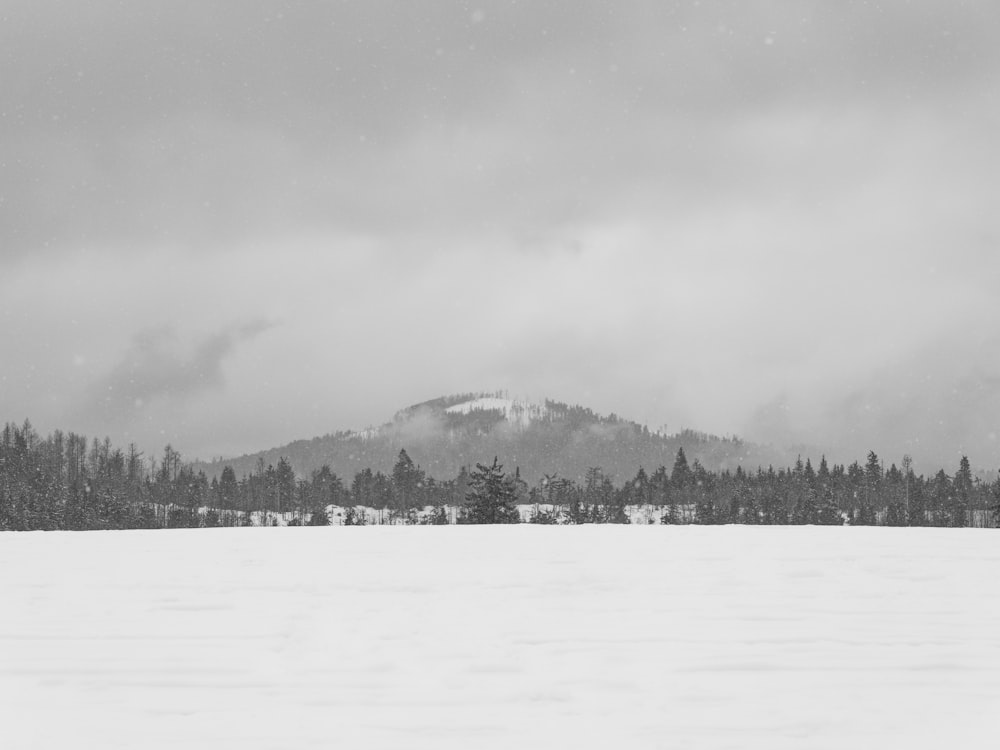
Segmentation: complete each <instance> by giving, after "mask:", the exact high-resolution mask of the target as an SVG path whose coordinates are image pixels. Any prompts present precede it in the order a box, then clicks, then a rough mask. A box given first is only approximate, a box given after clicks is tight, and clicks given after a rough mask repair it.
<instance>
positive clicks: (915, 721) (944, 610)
mask: <svg viewBox="0 0 1000 750" xmlns="http://www.w3.org/2000/svg"><path fill="white" fill-rule="evenodd" d="M0 746H2V747H3V748H5V749H6V750H15V749H16V750H20V749H21V748H45V749H46V750H49V749H52V748H100V750H111V749H113V748H130V749H133V748H143V749H144V750H149V749H151V748H186V749H191V748H212V749H213V750H224V749H228V748H233V749H234V750H237V749H238V750H255V749H256V748H275V749H279V748H281V749H294V750H297V749H299V748H311V747H315V748H428V749H429V748H433V749H435V750H441V749H442V748H462V749H463V750H474V749H477V748H505V749H510V750H514V749H520V748H546V750H549V749H552V748H574V749H576V748H678V750H693V749H696V748H740V749H745V748H766V749H767V750H785V749H788V750H792V749H795V750H802V749H803V748H831V749H833V748H837V749H838V750H842V749H845V748H850V749H852V750H857V749H858V748H880V750H888V749H892V748H906V749H907V750H909V749H910V748H915V747H919V748H945V747H954V748H962V749H963V750H965V749H967V748H995V747H1000V534H998V533H997V532H996V531H990V530H977V529H958V530H947V529H889V528H837V527H835V528H809V527H806V528H803V527H697V526H687V527H677V526H649V527H628V526H624V527H623V526H521V527H510V526H506V527H504V526H501V527H470V526H465V527H346V528H345V527H327V528H273V529H213V530H177V531H152V532H89V533H62V532H54V533H25V534H14V533H8V534H3V535H0Z"/></svg>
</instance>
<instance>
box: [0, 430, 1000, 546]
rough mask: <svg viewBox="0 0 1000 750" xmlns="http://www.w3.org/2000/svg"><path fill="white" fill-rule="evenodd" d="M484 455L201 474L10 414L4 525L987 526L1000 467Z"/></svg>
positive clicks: (1, 450) (1, 488)
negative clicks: (566, 466) (662, 462)
mask: <svg viewBox="0 0 1000 750" xmlns="http://www.w3.org/2000/svg"><path fill="white" fill-rule="evenodd" d="M490 458H491V457H485V456H484V457H483V461H484V463H481V464H480V463H478V462H477V463H476V464H475V465H474V466H470V467H468V468H462V469H461V470H460V471H459V473H458V474H457V476H455V477H453V478H452V479H449V480H445V481H440V480H436V479H434V478H433V477H430V476H428V475H427V473H426V472H425V471H424V470H423V469H422V468H421V467H420V466H418V465H416V464H415V463H414V462H413V461H412V460H411V459H410V457H409V455H408V454H407V452H406V450H405V449H403V450H401V451H400V452H399V455H398V458H397V460H396V462H395V464H394V466H393V468H392V471H391V472H389V473H384V472H381V471H372V470H371V469H368V468H366V469H362V470H361V471H359V472H357V473H356V474H354V476H353V477H350V478H346V477H340V476H338V475H337V474H336V473H334V472H333V471H332V470H330V468H329V467H327V466H324V467H322V468H320V469H318V470H315V471H313V472H311V473H310V475H309V476H296V474H295V472H294V471H293V470H292V467H291V465H290V463H289V462H288V461H287V460H285V459H284V458H279V460H278V462H277V464H276V465H274V464H267V465H265V464H264V462H263V460H261V461H259V462H258V465H257V467H256V468H255V469H254V470H252V471H250V472H248V473H246V474H244V475H242V476H239V477H238V476H236V473H235V471H234V470H233V469H232V468H231V467H225V468H224V469H223V471H222V473H221V475H220V476H219V477H218V478H212V479H211V480H209V479H208V478H207V476H206V475H205V473H204V472H201V471H195V470H194V469H193V468H192V467H191V466H189V465H187V464H185V463H184V462H183V461H182V459H181V455H180V454H179V453H178V452H177V451H175V450H174V449H173V448H171V447H170V446H167V447H166V448H165V450H164V452H163V454H162V455H161V456H158V457H146V456H144V455H143V454H142V453H141V452H140V451H139V450H138V449H137V448H136V446H135V445H129V446H128V447H127V448H125V449H121V448H117V447H115V446H113V445H112V444H111V442H110V440H109V439H104V440H88V439H87V438H85V437H83V436H80V435H76V434H73V433H62V432H58V431H57V432H55V433H53V434H51V435H49V436H47V437H41V436H39V435H38V434H37V433H36V432H35V430H34V429H33V428H32V426H31V424H30V422H25V423H24V424H22V425H15V424H7V425H5V426H4V428H3V430H2V432H0V530H21V531H26V530H54V529H70V530H84V529H137V528H144V529H153V528H178V527H184V528H188V527H213V526H248V525H262V524H264V525H271V524H278V523H281V524H289V525H325V524H328V523H330V518H331V513H330V511H331V508H342V509H346V512H345V513H343V514H339V515H338V516H337V517H338V518H339V519H341V522H343V523H348V524H352V523H366V522H371V521H372V519H374V518H377V519H378V520H379V521H381V522H383V523H451V522H459V523H462V522H469V523H475V522H499V521H503V522H511V521H518V520H521V516H515V514H511V513H508V512H507V511H506V510H504V509H509V508H511V507H514V506H521V507H523V506H531V507H532V508H533V510H530V511H529V513H528V516H527V520H529V521H531V522H535V523H628V522H630V519H632V518H633V514H631V513H629V512H628V509H630V508H634V507H636V506H642V507H644V508H646V509H648V511H649V512H648V513H647V514H646V518H647V521H645V522H658V523H665V524H687V523H697V524H729V523H737V524H772V525H773V524H826V525H844V524H851V525H884V526H949V527H962V526H977V527H995V526H997V522H998V516H1000V479H998V480H995V481H984V480H982V479H980V478H978V477H976V476H974V474H973V471H972V467H971V466H970V464H969V461H968V459H967V458H964V457H963V458H961V459H960V461H959V462H958V466H956V467H954V472H953V473H951V474H949V473H947V472H946V471H945V470H944V469H943V468H942V469H940V470H939V471H937V472H936V473H935V474H933V475H930V476H925V475H922V474H921V475H918V474H916V473H915V472H914V470H913V468H912V465H911V463H910V461H909V459H908V458H907V457H904V458H903V459H902V461H901V462H900V465H899V466H897V465H896V464H895V463H890V465H889V466H888V467H887V466H886V465H885V462H883V461H882V459H880V458H879V456H877V455H876V454H875V453H874V452H869V453H868V456H867V458H866V460H865V462H864V463H858V462H855V463H852V464H850V465H846V466H845V465H843V464H833V465H829V464H828V463H827V461H826V459H825V458H823V457H820V459H819V462H818V464H817V465H813V463H812V461H811V459H809V458H806V459H805V460H803V459H799V460H797V461H796V462H795V464H794V465H793V466H790V467H782V468H778V469H775V468H774V467H771V466H768V467H754V468H753V469H752V470H750V469H744V468H743V467H738V468H737V469H736V470H735V471H728V470H726V471H721V472H710V471H708V470H706V469H705V468H704V467H703V466H702V465H701V464H700V463H699V462H698V461H697V460H695V461H692V462H690V463H689V462H688V459H687V456H686V455H685V453H684V450H683V448H681V449H678V452H677V455H676V457H675V459H674V461H673V464H672V466H671V467H670V468H669V469H668V468H667V467H665V466H659V467H656V468H655V469H653V470H651V471H649V472H647V471H646V470H645V469H643V468H640V469H639V470H638V472H637V473H636V474H635V475H634V476H632V477H629V478H627V479H626V480H625V481H622V482H620V483H618V482H615V481H614V478H613V477H611V476H609V475H607V474H606V473H605V472H604V471H603V470H602V468H601V467H596V466H595V467H591V468H589V469H588V470H587V472H586V475H585V477H584V479H583V481H576V480H573V479H570V478H567V477H562V476H559V475H558V474H555V473H553V474H546V475H545V476H543V477H542V478H541V479H540V480H539V481H537V482H535V483H534V484H531V485H529V484H528V483H527V482H525V481H524V480H523V479H521V476H520V471H519V470H518V468H517V467H512V468H510V469H508V470H506V471H505V470H504V469H503V467H502V466H499V464H497V462H496V461H495V460H494V461H493V463H492V465H491V464H490V463H488V462H489V461H490ZM497 508H499V509H500V510H499V511H498V510H497ZM359 509H372V510H375V511H377V513H376V514H369V513H365V512H360V511H359ZM446 509H451V510H452V512H451V513H447V512H445V510H446ZM484 509H485V510H484Z"/></svg>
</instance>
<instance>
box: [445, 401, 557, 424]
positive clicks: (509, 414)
mask: <svg viewBox="0 0 1000 750" xmlns="http://www.w3.org/2000/svg"><path fill="white" fill-rule="evenodd" d="M445 411H446V412H448V413H449V414H470V413H472V412H474V411H500V412H503V415H504V419H506V420H507V421H508V422H512V423H514V424H519V425H521V426H522V427H526V426H527V425H529V424H530V423H531V422H532V421H533V420H536V419H541V418H542V417H544V416H545V415H546V414H548V411H549V410H548V408H546V407H545V406H543V405H541V404H533V403H531V402H530V401H520V400H518V399H513V398H498V397H495V396H482V397H479V398H474V399H471V400H469V401H463V402H462V403H461V404H455V405H454V406H449V407H448V408H447V409H445Z"/></svg>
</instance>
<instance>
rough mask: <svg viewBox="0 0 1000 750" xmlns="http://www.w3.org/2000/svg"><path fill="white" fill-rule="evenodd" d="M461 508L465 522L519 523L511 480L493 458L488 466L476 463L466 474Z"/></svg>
mask: <svg viewBox="0 0 1000 750" xmlns="http://www.w3.org/2000/svg"><path fill="white" fill-rule="evenodd" d="M465 508H466V511H467V515H466V520H467V522H468V523H477V524H479V523H520V521H521V516H520V514H519V513H518V510H517V492H516V490H515V488H514V483H513V482H512V481H511V480H510V479H508V478H507V476H506V474H504V471H503V465H502V464H500V463H499V460H498V458H497V457H494V458H493V464H492V465H490V466H486V465H485V464H476V470H475V471H473V472H472V473H471V474H470V475H469V492H468V494H467V495H466V496H465Z"/></svg>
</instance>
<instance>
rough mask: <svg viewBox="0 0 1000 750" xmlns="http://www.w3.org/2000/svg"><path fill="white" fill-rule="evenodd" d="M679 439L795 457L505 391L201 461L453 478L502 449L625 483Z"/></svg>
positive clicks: (551, 469) (531, 473)
mask: <svg viewBox="0 0 1000 750" xmlns="http://www.w3.org/2000/svg"><path fill="white" fill-rule="evenodd" d="M680 447H683V448H684V450H685V452H686V453H687V455H688V459H689V460H691V461H693V460H695V459H697V460H698V461H700V462H701V463H702V464H703V465H704V466H705V467H706V468H708V469H710V470H720V469H727V468H728V469H732V470H735V468H736V467H737V466H740V465H742V466H743V467H744V468H745V469H756V468H757V466H759V465H762V466H767V465H768V464H771V463H776V464H781V465H784V464H786V463H788V462H789V460H790V459H791V460H794V456H791V457H790V456H786V455H783V454H782V453H779V452H778V451H775V450H774V449H771V448H768V447H765V446H760V445H755V444H752V443H747V442H744V441H742V440H739V439H738V438H720V437H716V436H713V435H706V434H703V433H698V432H694V431H691V430H685V431H683V432H680V433H677V434H674V435H665V434H662V433H660V432H652V431H650V430H649V429H648V428H647V427H645V426H643V425H640V424H637V423H635V422H632V421H629V420H627V419H623V418H621V417H618V416H616V415H614V414H612V415H609V416H604V415H599V414H596V413H595V412H593V411H591V410H590V409H588V408H586V407H582V406H570V405H568V404H564V403H561V402H558V401H552V400H549V399H546V400H545V401H543V402H541V403H538V402H533V401H529V400H524V399H517V398H512V397H510V396H509V395H507V394H506V393H463V394H458V395H453V396H445V397H442V398H437V399H433V400H430V401H424V402H422V403H419V404H415V405H413V406H409V407H407V408H405V409H402V410H401V411H399V412H397V413H396V415H395V416H394V417H393V419H392V421H391V422H387V423H385V424H383V425H381V426H378V427H371V428H368V429H366V430H361V431H347V432H337V433H333V434H329V435H324V436H322V437H316V438H312V439H311V440H298V441H295V442H293V443H290V444H288V445H284V446H280V447H276V448H272V449H269V450H266V451H262V452H260V453H254V454H250V455H245V456H240V457H238V458H234V459H228V460H219V461H213V462H211V463H201V464H197V465H196V467H195V468H196V469H201V470H204V471H205V472H206V473H207V474H208V475H209V476H210V477H211V476H217V475H218V474H219V473H220V472H221V471H222V468H223V467H224V466H226V465H229V466H232V467H233V469H234V470H235V472H236V475H237V476H242V475H243V474H249V473H250V472H252V471H254V470H256V468H257V467H258V465H259V463H260V461H261V460H263V463H264V465H265V466H266V465H268V464H276V463H277V462H278V460H279V458H281V457H284V458H286V459H288V460H289V462H290V463H291V465H292V468H293V469H294V470H295V472H296V474H298V475H299V476H308V475H309V474H310V473H311V472H312V471H315V470H317V469H319V468H320V467H321V466H323V465H324V464H327V465H329V466H330V468H331V469H333V471H334V472H336V473H337V474H338V475H339V476H340V477H341V478H343V479H344V480H345V481H348V482H349V481H350V480H351V479H352V478H353V476H354V474H356V473H357V472H358V471H361V470H362V469H365V468H370V469H372V470H373V471H383V472H387V473H388V472H389V471H391V470H392V466H393V464H394V463H395V461H396V459H397V457H398V455H399V451H400V450H401V449H405V450H406V451H407V453H408V454H409V455H410V457H411V458H412V459H413V460H414V462H416V463H418V464H419V465H420V466H421V467H422V468H423V469H424V470H425V471H427V473H428V474H429V475H430V476H433V477H435V478H437V479H451V478H453V477H454V476H455V475H457V474H458V472H459V470H460V468H461V467H463V466H472V465H474V464H476V463H482V462H489V461H491V460H492V459H493V457H494V456H497V457H498V458H499V459H500V462H501V463H503V464H504V465H505V466H506V467H507V468H508V469H510V470H513V469H514V468H515V467H517V468H519V469H520V471H521V476H522V477H523V478H524V479H525V480H527V481H528V482H529V483H533V482H535V481H537V480H538V479H540V478H541V477H542V476H543V475H545V474H559V475H560V476H564V477H569V478H575V479H581V480H582V478H583V476H584V475H585V473H586V471H587V469H588V468H590V467H593V466H596V467H600V468H601V469H603V470H604V472H605V473H606V474H608V475H610V476H611V477H613V479H614V481H615V482H616V483H621V482H623V481H625V480H626V479H630V478H631V477H633V476H634V475H635V473H636V472H637V471H638V469H639V467H643V468H645V469H646V471H647V472H652V471H655V469H656V468H657V467H659V466H666V467H667V468H670V467H671V466H672V465H673V460H674V457H675V456H676V454H677V449H678V448H680Z"/></svg>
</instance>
